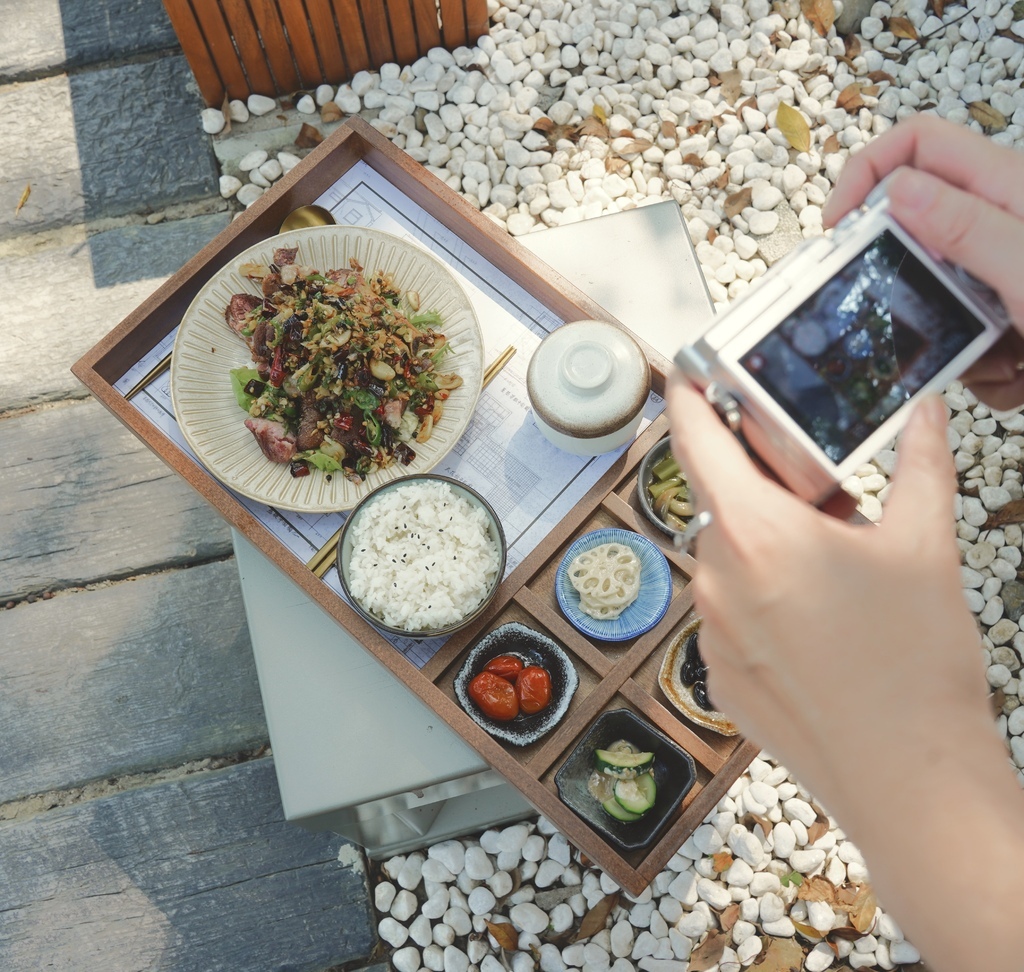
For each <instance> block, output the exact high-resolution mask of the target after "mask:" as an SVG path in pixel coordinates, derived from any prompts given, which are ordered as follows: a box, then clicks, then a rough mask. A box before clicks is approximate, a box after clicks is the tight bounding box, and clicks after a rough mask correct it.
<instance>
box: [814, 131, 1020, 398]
mask: <svg viewBox="0 0 1024 972" xmlns="http://www.w3.org/2000/svg"><path fill="white" fill-rule="evenodd" d="M890 173H894V175H893V177H892V180H891V181H890V183H889V187H888V195H889V204H890V208H891V211H892V214H893V216H894V217H895V218H896V220H897V222H899V223H900V225H902V226H904V227H906V229H907V230H908V231H909V232H910V234H911V235H912V236H913V237H914V238H915V239H917V240H919V241H920V242H921V243H922V244H923V245H924V246H927V247H928V248H929V249H931V250H934V251H935V252H936V253H938V254H939V255H940V256H942V257H943V258H945V259H947V260H950V261H951V262H953V263H957V264H959V265H960V266H962V267H964V268H965V269H966V270H967V271H969V272H970V273H972V274H973V275H974V276H975V277H977V278H978V279H979V280H982V281H984V282H985V283H986V284H988V285H989V286H990V287H992V288H993V289H994V290H996V291H997V293H998V294H999V296H1000V297H1001V298H1002V301H1003V304H1004V305H1005V306H1006V309H1007V311H1008V312H1009V314H1010V318H1011V320H1012V321H1013V322H1014V324H1015V326H1016V330H1012V331H1009V332H1007V334H1006V335H1005V336H1004V337H1003V338H1002V339H1001V340H1000V341H999V342H998V343H997V344H996V345H995V346H994V347H993V348H992V349H991V350H990V351H989V352H988V353H987V354H986V355H985V356H984V357H982V358H981V359H980V360H979V361H978V362H976V363H975V365H974V366H972V367H971V368H970V369H969V370H968V371H967V372H966V373H965V374H964V376H963V377H964V381H965V382H966V383H967V384H968V385H970V386H971V389H972V391H973V392H974V393H975V394H976V395H977V396H978V397H979V398H980V399H981V400H982V401H984V402H985V403H986V404H988V405H990V406H992V407H994V408H1012V407H1014V406H1017V405H1020V404H1021V403H1022V402H1024V337H1022V336H1021V335H1022V333H1024V273H1022V272H1021V268H1020V265H1019V263H1020V255H1021V253H1024V193H1022V192H1021V188H1022V187H1024V155H1022V154H1021V153H1020V152H1015V151H1013V150H1012V149H1007V148H1002V147H1000V146H998V145H995V144H994V143H993V142H992V141H991V140H990V139H988V138H985V137H984V136H983V135H979V134H977V133H974V132H971V131H969V130H968V129H966V128H963V127H962V126H959V125H954V124H952V123H951V122H945V121H942V120H941V119H938V118H935V117H932V116H930V115H915V116H913V117H911V118H908V119H907V120H905V121H902V122H900V123H899V124H898V125H895V126H894V127H893V128H891V129H890V130H889V131H888V132H886V133H885V134H884V135H882V136H881V137H879V138H877V139H875V140H873V141H872V142H870V143H869V144H868V145H867V146H866V147H865V148H864V150H863V151H861V152H859V153H857V154H856V155H854V156H852V157H851V158H850V160H849V161H848V162H847V164H846V167H845V169H844V170H843V174H842V178H840V180H839V183H838V184H837V185H836V187H835V189H834V190H833V192H832V194H831V195H830V196H829V199H828V202H827V203H826V206H825V211H824V219H825V224H826V225H833V224H835V223H836V222H838V220H839V219H840V218H841V217H842V216H844V215H845V214H846V213H848V212H849V211H850V210H851V209H853V208H854V207H855V206H858V205H860V203H861V202H863V200H864V198H865V197H866V196H867V194H868V192H870V190H871V189H873V188H874V187H875V186H876V185H877V184H878V183H879V182H880V181H881V180H882V179H883V178H884V177H885V176H887V175H889V174H890Z"/></svg>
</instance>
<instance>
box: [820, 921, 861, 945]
mask: <svg viewBox="0 0 1024 972" xmlns="http://www.w3.org/2000/svg"><path fill="white" fill-rule="evenodd" d="M828 937H829V938H831V939H835V940H836V941H839V939H843V940H844V941H847V942H855V941H857V939H858V938H863V937H864V935H863V933H862V932H859V931H857V929H856V928H850V927H849V926H848V925H841V926H840V927H839V928H833V929H831V930H830V931H829V933H828ZM829 944H831V942H830V943H829Z"/></svg>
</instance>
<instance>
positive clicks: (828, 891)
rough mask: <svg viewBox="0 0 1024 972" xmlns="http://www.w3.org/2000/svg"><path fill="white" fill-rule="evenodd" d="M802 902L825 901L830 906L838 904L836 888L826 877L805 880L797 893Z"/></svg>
mask: <svg viewBox="0 0 1024 972" xmlns="http://www.w3.org/2000/svg"><path fill="white" fill-rule="evenodd" d="M796 896H797V898H799V899H800V900H801V901H825V902H827V903H828V904H830V905H834V904H835V903H836V886H835V885H834V884H833V883H832V882H831V881H830V880H829V879H828V878H826V877H821V876H820V875H818V876H816V877H809V878H806V879H805V880H804V883H803V884H801V885H800V887H799V888H798V889H797V892H796Z"/></svg>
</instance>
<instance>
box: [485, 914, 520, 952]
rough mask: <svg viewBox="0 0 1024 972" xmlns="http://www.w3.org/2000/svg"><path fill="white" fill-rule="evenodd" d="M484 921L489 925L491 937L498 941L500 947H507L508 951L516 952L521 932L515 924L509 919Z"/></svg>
mask: <svg viewBox="0 0 1024 972" xmlns="http://www.w3.org/2000/svg"><path fill="white" fill-rule="evenodd" d="M484 923H485V924H486V925H487V931H488V932H490V935H491V938H493V939H494V940H495V941H496V942H497V943H498V947H499V948H503V949H505V951H506V952H514V951H516V949H518V948H519V932H517V931H516V929H515V926H514V925H512V924H511V923H510V922H507V921H488V920H487V919H486V918H485V919H484Z"/></svg>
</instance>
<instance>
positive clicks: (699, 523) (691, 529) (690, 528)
mask: <svg viewBox="0 0 1024 972" xmlns="http://www.w3.org/2000/svg"><path fill="white" fill-rule="evenodd" d="M713 519H714V517H713V516H712V515H711V513H710V512H709V511H708V510H701V511H700V512H699V513H697V514H695V515H694V517H693V519H691V520H690V522H689V523H687V524H686V529H685V530H684V531H683V532H682V533H681V534H680V535H679V536H678V537H676V547H677V548H678V549H679V550H680V551H681V552H682V553H684V554H690V552H691V549H692V547H693V545H694V544H695V543H696V542H697V535H698V534H699V533H700V531H701V530H703V529H704V528H705V527H708V526H710V525H711V522H712V520H713Z"/></svg>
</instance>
